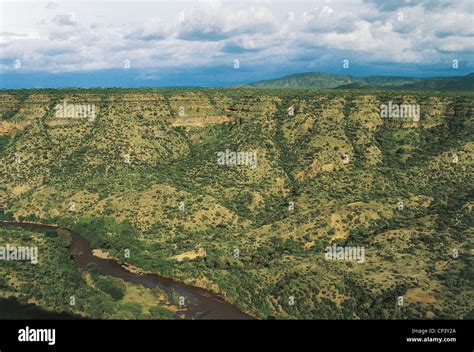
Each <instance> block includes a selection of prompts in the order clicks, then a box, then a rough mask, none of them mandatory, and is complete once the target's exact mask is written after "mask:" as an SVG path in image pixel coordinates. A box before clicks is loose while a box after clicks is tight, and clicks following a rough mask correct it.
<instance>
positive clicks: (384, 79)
mask: <svg viewBox="0 0 474 352" xmlns="http://www.w3.org/2000/svg"><path fill="white" fill-rule="evenodd" d="M249 86H251V87H257V88H338V89H360V88H364V89H367V88H372V87H373V88H386V89H413V90H442V91H447V90H451V91H452V90H474V73H470V74H468V75H466V76H451V77H430V78H420V77H396V76H369V77H355V76H350V75H336V74H331V73H324V72H307V73H298V74H294V75H289V76H284V77H281V78H277V79H271V80H265V81H259V82H255V83H251V84H249Z"/></svg>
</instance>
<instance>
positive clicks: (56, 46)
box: [0, 0, 474, 88]
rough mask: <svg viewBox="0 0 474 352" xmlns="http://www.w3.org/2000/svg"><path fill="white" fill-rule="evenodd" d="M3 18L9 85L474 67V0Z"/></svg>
mask: <svg viewBox="0 0 474 352" xmlns="http://www.w3.org/2000/svg"><path fill="white" fill-rule="evenodd" d="M0 15H1V16H0V88H50V87H53V88H54V87H169V86H202V87H219V86H232V85H237V84H243V83H250V82H255V81H259V80H263V79H272V78H278V77H281V76H285V75H288V74H293V73H301V72H329V73H336V74H347V75H354V76H369V75H392V76H420V77H429V76H452V75H465V74H468V73H471V72H473V71H474V64H473V58H474V40H473V35H474V25H473V23H474V0H430V1H428V0H399V1H395V0H346V1H337V0H332V1H330V0H322V1H281V0H274V1H268V0H267V1H248V0H240V1H235V0H233V1H179V0H177V1H151V0H145V1H134V2H132V1H117V0H115V1H111V0H94V1H93V0H82V1H68V0H62V1H60V0H58V1H28V2H23V1H5V0H0Z"/></svg>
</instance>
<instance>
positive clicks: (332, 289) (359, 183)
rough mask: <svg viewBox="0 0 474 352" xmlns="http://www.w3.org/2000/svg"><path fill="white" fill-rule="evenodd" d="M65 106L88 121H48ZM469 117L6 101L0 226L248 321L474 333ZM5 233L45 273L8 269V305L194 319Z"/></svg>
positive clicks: (427, 101)
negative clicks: (84, 111) (99, 258)
mask: <svg viewBox="0 0 474 352" xmlns="http://www.w3.org/2000/svg"><path fill="white" fill-rule="evenodd" d="M65 102H67V104H74V105H75V106H88V107H91V108H92V107H93V109H94V110H93V111H94V113H95V118H94V119H86V118H66V117H60V118H57V116H56V111H57V109H55V107H56V106H57V105H58V104H64V103H65ZM392 105H393V106H394V105H397V106H418V107H419V109H415V110H414V111H415V112H416V113H414V114H412V113H408V114H391V115H384V114H383V113H382V110H383V107H384V106H392ZM290 108H291V109H290ZM472 108H473V94H472V93H471V92H465V91H458V92H439V91H420V90H413V91H412V90H403V89H396V90H389V89H386V90H372V89H320V90H314V89H303V88H300V89H291V88H284V89H283V88H282V89H280V88H274V89H263V88H262V89H261V88H259V89H256V88H251V87H239V88H218V89H198V88H193V89H191V88H189V89H188V88H166V89H165V88H160V89H158V88H157V89H155V88H150V89H118V88H117V89H113V88H110V89H38V90H35V89H29V90H13V91H9V90H4V91H1V92H0V132H1V133H0V134H1V135H0V219H1V220H3V221H20V222H38V223H42V224H56V225H58V226H60V227H64V228H69V229H71V230H73V231H75V232H77V233H79V234H81V236H83V237H84V238H85V239H87V241H89V242H90V246H91V249H93V250H96V251H99V252H96V253H102V254H103V255H105V256H110V257H113V258H116V260H117V262H118V263H119V264H123V265H127V266H130V267H133V268H137V269H138V270H139V271H140V272H143V273H155V274H157V275H160V276H162V277H168V278H172V279H173V280H175V281H176V282H182V283H185V284H188V285H191V286H195V287H201V288H203V289H205V290H209V291H211V292H213V293H214V294H216V295H219V296H220V297H222V298H223V299H225V301H227V302H228V303H230V304H232V305H233V306H234V307H236V309H238V310H239V311H241V312H244V313H245V314H248V315H250V316H252V317H255V318H258V319H440V318H445V319H463V318H469V317H470V318H471V319H472V317H473V314H474V311H473V305H472V302H473V301H474V296H473V293H474V287H473V277H474V273H473V267H474V266H473V254H474V252H473V251H474V247H473V244H474V243H473V240H474V237H473V214H472V212H473V205H474V198H473V195H474V193H473V188H472V185H473V184H474V182H473V181H474V180H473V175H474V173H473V163H474V139H473V135H474V133H473V132H474V131H473V126H474V121H473V113H472ZM289 109H290V110H289ZM289 111H291V112H292V113H289ZM412 115H413V116H412ZM231 153H234V155H235V156H236V157H235V158H234V159H235V160H232V158H231V157H230V156H229V155H232V154H231ZM243 153H246V154H243ZM237 156H238V157H237ZM71 204H74V206H73V207H71ZM400 204H401V205H402V206H400ZM1 230H2V232H1V236H0V246H1V245H3V244H7V243H8V244H12V245H31V244H32V243H34V244H35V245H36V246H37V247H38V253H39V264H38V266H39V267H40V268H42V269H41V271H40V272H41V275H40V274H39V273H37V271H35V270H34V269H33V268H32V267H31V263H27V262H13V261H12V262H5V261H3V262H2V265H1V266H0V274H1V275H0V280H1V281H0V296H1V297H2V298H8V297H16V298H18V299H20V300H21V301H23V302H24V303H31V302H33V303H34V304H36V305H37V306H39V307H41V308H42V309H46V310H50V311H53V312H67V313H68V314H72V315H74V316H80V317H84V318H104V319H111V318H112V319H113V318H119V319H120V318H124V319H137V318H148V319H173V318H177V317H178V318H186V316H185V314H184V313H183V314H184V316H180V314H177V313H176V310H178V311H179V310H180V309H184V308H185V307H182V306H181V307H180V305H179V295H176V294H173V293H166V292H164V293H163V292H161V291H159V290H155V289H151V288H146V287H145V288H144V287H142V286H140V285H138V286H137V285H136V284H132V283H127V282H123V281H120V279H112V278H109V277H108V276H106V275H103V274H100V270H97V268H96V267H94V265H91V266H89V267H87V268H77V267H75V266H74V262H73V260H72V259H71V258H70V256H69V255H68V245H69V244H68V241H67V240H65V239H61V237H57V238H56V237H55V238H54V239H53V238H52V237H51V236H47V235H46V236H45V234H44V233H37V232H35V231H31V230H28V231H22V230H21V229H4V228H2V229H1ZM326 248H335V249H336V248H345V249H346V250H347V251H348V253H358V254H360V255H354V256H348V257H341V258H342V260H328V259H327V256H326V254H327V253H326V252H325V249H326ZM352 249H353V250H354V252H351V250H352ZM356 249H357V250H356ZM335 252H336V250H335ZM336 254H337V253H335V254H334V256H336ZM362 254H363V255H362ZM361 255H362V256H361ZM362 258H363V259H362ZM3 263H7V264H8V265H7V266H5V265H3ZM32 276H34V278H35V282H36V284H35V286H38V289H37V290H32V289H28V284H27V283H28V282H30V281H31V277H32ZM58 278H60V279H59V280H58ZM65 278H71V279H67V280H65ZM52 282H54V284H51V283H52ZM70 283H74V284H70ZM71 296H74V297H76V300H77V304H76V305H70V304H69V303H70V302H69V300H70V297H71ZM94 300H95V301H94ZM94 302H97V305H98V307H100V308H97V309H94V306H95V305H96V304H95V303H94ZM117 302H118V303H117ZM117 304H118V305H120V307H122V308H123V309H122V308H120V309H119V308H117V307H116V305H117ZM188 318H189V317H188Z"/></svg>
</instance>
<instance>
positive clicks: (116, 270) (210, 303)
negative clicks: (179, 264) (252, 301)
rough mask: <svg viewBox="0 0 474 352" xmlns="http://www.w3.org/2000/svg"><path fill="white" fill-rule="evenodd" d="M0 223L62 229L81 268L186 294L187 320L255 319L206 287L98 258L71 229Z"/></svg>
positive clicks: (185, 311) (25, 223) (88, 245)
mask: <svg viewBox="0 0 474 352" xmlns="http://www.w3.org/2000/svg"><path fill="white" fill-rule="evenodd" d="M0 226H2V227H7V226H18V227H22V228H26V229H31V230H39V231H41V230H62V232H65V233H67V234H68V235H69V236H70V238H71V244H70V247H69V253H70V254H71V256H72V257H73V258H74V261H75V263H76V265H77V266H78V267H79V268H80V269H81V270H84V269H85V268H86V267H87V265H89V264H95V265H96V266H97V268H98V269H99V270H100V272H101V273H102V274H103V275H108V276H112V277H116V278H120V279H122V280H124V281H127V282H130V283H134V284H139V285H142V286H144V287H147V288H155V287H158V288H159V289H161V290H163V291H164V292H165V293H166V294H167V295H171V294H172V293H173V292H175V293H176V294H177V295H178V296H179V297H184V307H183V308H185V310H182V311H179V312H178V313H177V315H176V318H179V317H180V316H181V315H184V318H185V319H253V317H251V316H249V315H247V314H245V313H243V312H241V311H240V310H239V309H238V308H237V307H235V306H233V305H232V304H230V303H228V302H226V301H225V300H224V299H223V298H222V297H220V296H218V295H217V294H215V293H213V292H211V291H208V290H206V289H203V288H200V287H196V286H192V285H187V284H184V283H182V282H178V281H175V280H173V279H170V278H165V277H162V276H160V275H157V274H137V273H134V272H131V271H129V270H128V269H126V268H125V267H123V266H122V265H121V264H119V263H118V262H117V261H116V260H115V259H103V258H99V257H96V256H94V255H93V254H92V249H91V246H90V243H89V241H88V240H87V239H86V238H84V237H83V236H81V235H80V234H79V233H77V232H75V231H72V230H70V229H67V228H62V227H59V226H56V225H45V224H38V223H28V222H10V221H4V222H0Z"/></svg>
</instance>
